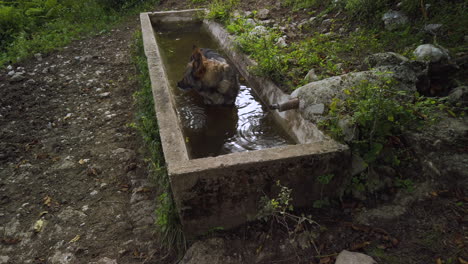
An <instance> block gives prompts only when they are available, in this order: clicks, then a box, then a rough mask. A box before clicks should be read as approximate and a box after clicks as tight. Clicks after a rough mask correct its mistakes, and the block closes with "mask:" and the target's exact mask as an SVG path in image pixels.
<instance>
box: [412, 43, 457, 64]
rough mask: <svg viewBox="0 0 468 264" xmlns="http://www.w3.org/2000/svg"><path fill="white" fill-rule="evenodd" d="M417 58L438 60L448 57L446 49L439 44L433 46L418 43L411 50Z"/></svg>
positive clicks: (431, 60) (447, 58)
mask: <svg viewBox="0 0 468 264" xmlns="http://www.w3.org/2000/svg"><path fill="white" fill-rule="evenodd" d="M413 54H414V56H416V59H417V60H421V61H430V62H440V61H447V60H449V59H450V56H449V54H448V51H447V50H446V49H444V48H443V47H441V46H438V47H436V46H434V45H432V44H423V45H419V46H418V47H417V48H416V49H415V50H414V52H413Z"/></svg>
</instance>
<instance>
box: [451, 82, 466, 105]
mask: <svg viewBox="0 0 468 264" xmlns="http://www.w3.org/2000/svg"><path fill="white" fill-rule="evenodd" d="M448 101H449V102H450V103H451V104H453V105H456V104H458V103H461V105H462V106H468V86H459V87H457V88H455V89H453V90H452V91H451V92H450V94H449V95H448Z"/></svg>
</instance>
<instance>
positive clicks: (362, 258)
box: [335, 250, 377, 264]
mask: <svg viewBox="0 0 468 264" xmlns="http://www.w3.org/2000/svg"><path fill="white" fill-rule="evenodd" d="M376 263H377V262H376V261H375V260H374V259H373V258H372V257H370V256H368V255H366V254H362V253H359V252H351V251H347V250H343V251H341V252H340V254H339V255H338V257H337V258H336V261H335V264H376Z"/></svg>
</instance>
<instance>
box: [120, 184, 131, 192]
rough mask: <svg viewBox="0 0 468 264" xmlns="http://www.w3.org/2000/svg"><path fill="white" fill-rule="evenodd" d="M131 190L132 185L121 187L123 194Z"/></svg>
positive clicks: (122, 185)
mask: <svg viewBox="0 0 468 264" xmlns="http://www.w3.org/2000/svg"><path fill="white" fill-rule="evenodd" d="M129 189H130V185H128V184H121V185H120V190H121V191H122V192H126V191H128V190H129Z"/></svg>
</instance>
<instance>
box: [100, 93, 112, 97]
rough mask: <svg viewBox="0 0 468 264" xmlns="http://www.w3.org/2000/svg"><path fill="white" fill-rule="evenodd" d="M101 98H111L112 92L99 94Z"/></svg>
mask: <svg viewBox="0 0 468 264" xmlns="http://www.w3.org/2000/svg"><path fill="white" fill-rule="evenodd" d="M99 97H101V98H108V97H110V92H105V93H101V94H99Z"/></svg>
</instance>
